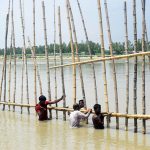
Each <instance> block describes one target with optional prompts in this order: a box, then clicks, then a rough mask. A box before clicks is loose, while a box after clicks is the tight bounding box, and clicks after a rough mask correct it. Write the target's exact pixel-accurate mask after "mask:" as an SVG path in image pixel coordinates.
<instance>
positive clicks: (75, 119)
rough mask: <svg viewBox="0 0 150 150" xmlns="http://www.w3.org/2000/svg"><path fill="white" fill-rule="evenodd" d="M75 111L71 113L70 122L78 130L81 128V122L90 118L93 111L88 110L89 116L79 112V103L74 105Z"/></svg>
mask: <svg viewBox="0 0 150 150" xmlns="http://www.w3.org/2000/svg"><path fill="white" fill-rule="evenodd" d="M73 109H74V111H73V112H71V114H70V116H69V122H70V126H71V127H74V128H77V127H80V121H81V120H82V119H86V118H88V117H89V115H90V113H91V112H92V109H87V114H84V113H82V112H80V111H79V110H80V106H79V104H77V103H76V104H74V105H73Z"/></svg>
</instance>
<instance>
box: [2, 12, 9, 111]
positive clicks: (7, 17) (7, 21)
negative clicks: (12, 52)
mask: <svg viewBox="0 0 150 150" xmlns="http://www.w3.org/2000/svg"><path fill="white" fill-rule="evenodd" d="M8 23H9V14H7V16H6V33H5V49H4V102H5V101H6V61H7V37H8ZM3 110H5V104H4V105H3Z"/></svg>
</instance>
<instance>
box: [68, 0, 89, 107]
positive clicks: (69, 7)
mask: <svg viewBox="0 0 150 150" xmlns="http://www.w3.org/2000/svg"><path fill="white" fill-rule="evenodd" d="M68 9H69V13H70V17H69V18H70V20H71V25H72V30H73V35H74V40H75V42H74V44H75V49H76V57H77V61H78V62H80V57H79V52H78V42H77V35H76V29H75V24H74V18H73V13H72V9H71V5H70V1H69V0H68ZM78 67H79V75H80V82H81V90H82V96H83V100H84V107H85V108H87V106H86V96H85V90H84V81H83V73H82V68H81V65H80V64H79V65H78Z"/></svg>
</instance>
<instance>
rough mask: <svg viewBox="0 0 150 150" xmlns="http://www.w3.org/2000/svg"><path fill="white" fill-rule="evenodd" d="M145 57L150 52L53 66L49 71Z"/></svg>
mask: <svg viewBox="0 0 150 150" xmlns="http://www.w3.org/2000/svg"><path fill="white" fill-rule="evenodd" d="M143 55H150V52H140V53H134V54H128V55H121V56H112V57H105V58H98V59H92V60H86V61H80V62H75V63H70V64H64V65H57V66H53V67H50V68H49V69H54V68H59V67H69V66H73V65H78V64H90V63H93V62H101V61H106V60H119V59H126V58H127V57H128V58H131V57H138V56H143Z"/></svg>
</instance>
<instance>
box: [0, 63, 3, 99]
mask: <svg viewBox="0 0 150 150" xmlns="http://www.w3.org/2000/svg"><path fill="white" fill-rule="evenodd" d="M3 80H4V60H3V67H2V76H1V84H0V101H1V98H2V90H3Z"/></svg>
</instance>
